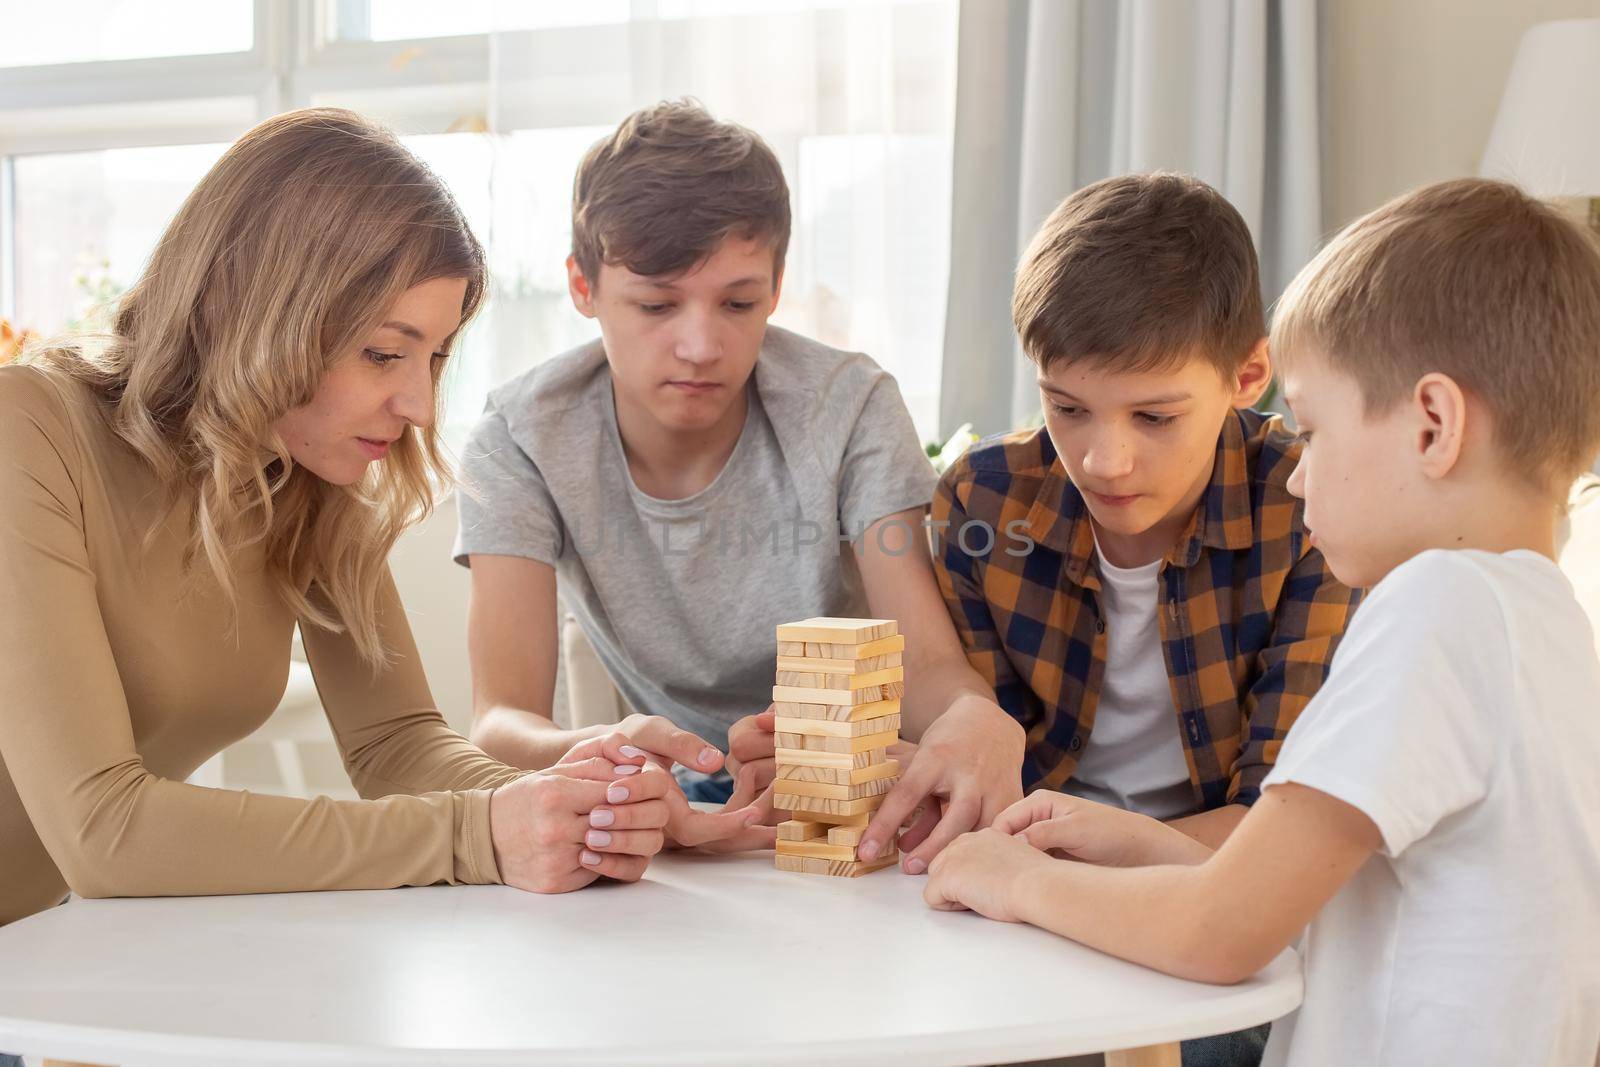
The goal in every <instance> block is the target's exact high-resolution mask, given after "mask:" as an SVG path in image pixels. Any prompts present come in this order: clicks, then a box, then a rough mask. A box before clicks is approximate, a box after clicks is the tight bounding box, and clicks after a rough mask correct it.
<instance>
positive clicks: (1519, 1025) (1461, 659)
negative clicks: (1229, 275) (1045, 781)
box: [926, 179, 1600, 1065]
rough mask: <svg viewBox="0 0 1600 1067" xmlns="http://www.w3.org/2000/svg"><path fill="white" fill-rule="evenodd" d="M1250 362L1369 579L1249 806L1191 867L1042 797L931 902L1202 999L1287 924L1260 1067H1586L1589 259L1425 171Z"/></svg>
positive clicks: (1464, 185) (1117, 816)
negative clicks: (1568, 534) (1577, 550)
mask: <svg viewBox="0 0 1600 1067" xmlns="http://www.w3.org/2000/svg"><path fill="white" fill-rule="evenodd" d="M1272 348H1273V354H1274V357H1275V358H1276V360H1277V361H1278V365H1279V367H1280V368H1282V369H1283V370H1284V373H1285V393H1286V396H1287V398H1288V400H1289V403H1290V405H1291V407H1292V408H1293V409H1294V412H1295V415H1296V416H1297V420H1298V422H1299V423H1300V426H1301V428H1302V431H1303V432H1304V433H1305V435H1306V437H1307V439H1308V444H1307V447H1306V449H1305V452H1304V454H1303V456H1302V458H1301V462H1300V466H1299V468H1298V469H1297V470H1296V472H1295V475H1294V477H1293V478H1292V479H1291V480H1290V482H1289V488H1290V490H1291V491H1292V492H1294V493H1296V494H1297V495H1301V496H1303V497H1304V499H1305V501H1306V524H1307V526H1308V527H1309V528H1310V529H1311V530H1312V531H1313V533H1314V535H1315V537H1316V539H1317V543H1318V546H1319V547H1320V548H1321V549H1322V552H1323V554H1324V555H1325V556H1326V558H1327V560H1328V562H1329V565H1330V566H1331V567H1332V569H1333V571H1334V573H1335V574H1336V575H1337V576H1338V577H1339V578H1340V579H1341V580H1343V581H1345V582H1347V583H1349V584H1350V585H1352V586H1375V588H1374V589H1373V591H1372V593H1371V594H1370V596H1369V597H1368V599H1367V600H1366V601H1365V602H1364V603H1363V605H1362V607H1361V609H1360V610H1359V611H1358V612H1357V614H1356V617H1355V621H1354V622H1353V623H1352V624H1351V626H1350V628H1349V630H1348V631H1347V633H1346V636H1345V639H1344V642H1343V644H1342V645H1341V646H1340V648H1339V650H1338V651H1337V653H1336V654H1335V656H1334V660H1333V667H1332V671H1331V673H1330V676H1329V678H1328V681H1327V683H1326V684H1325V685H1324V686H1323V688H1322V689H1321V691H1320V692H1319V693H1318V694H1317V696H1316V697H1315V699H1314V700H1313V701H1312V703H1311V705H1310V706H1309V707H1308V708H1307V709H1306V710H1305V712H1304V713H1303V714H1302V715H1301V716H1300V718H1299V720H1298V722H1297V723H1296V724H1295V725H1294V727H1293V728H1292V730H1291V731H1290V733H1289V737H1288V740H1287V741H1286V742H1285V743H1284V746H1283V751H1282V753H1281V754H1280V755H1279V757H1278V760H1277V763H1276V766H1275V767H1274V769H1273V770H1272V772H1271V773H1270V774H1269V775H1268V776H1267V778H1266V780H1265V782H1264V792H1263V795H1262V798H1261V799H1260V800H1259V801H1258V802H1257V803H1256V805H1255V806H1254V807H1253V808H1252V809H1251V811H1250V813H1249V814H1248V815H1246V817H1245V818H1244V820H1243V821H1242V822H1241V823H1240V825H1239V827H1238V828H1237V829H1236V830H1235V831H1234V832H1233V834H1232V836H1231V837H1229V839H1228V840H1227V842H1226V843H1225V844H1224V845H1223V846H1222V847H1221V848H1220V849H1219V850H1217V851H1216V852H1215V853H1213V852H1211V851H1210V850H1209V849H1207V848H1206V847H1205V846H1203V845H1201V844H1199V843H1197V842H1196V841H1194V840H1192V839H1191V838H1189V837H1187V836H1185V835H1184V834H1182V833H1181V832H1179V831H1177V830H1174V829H1172V828H1171V827H1169V826H1166V825H1163V824H1162V823H1159V822H1157V821H1155V820H1153V819H1149V818H1146V817H1144V816H1139V815H1134V814H1131V813H1128V812H1124V811H1120V810H1118V809H1115V808H1109V807H1105V806H1102V805H1098V804H1093V803H1091V802H1088V801H1085V800H1081V799H1078V798H1073V797H1067V796H1063V795H1061V794H1056V793H1049V792H1043V791H1041V792H1037V793H1034V794H1033V795H1032V796H1030V797H1028V798H1027V799H1026V800H1024V801H1022V802H1020V803H1018V804H1016V805H1014V806H1013V807H1012V808H1011V809H1009V810H1008V811H1007V812H1005V813H1004V814H1002V815H1001V816H1000V817H999V818H998V819H997V820H996V821H995V823H994V825H993V827H992V828H990V829H988V830H984V831H980V832H977V833H971V834H967V835H964V836H963V837H961V838H959V839H957V841H956V842H955V843H954V844H952V845H951V846H950V847H949V848H948V849H946V850H945V851H944V852H943V853H942V854H941V855H940V856H939V858H938V859H937V860H935V862H934V864H933V866H932V868H931V872H930V873H931V878H930V880H929V884H928V886H927V891H926V896H927V900H928V902H929V903H930V904H931V905H933V906H934V907H939V908H961V907H967V908H972V909H974V910H977V911H980V912H982V913H983V914H985V915H988V916H990V917H992V918H998V919H1004V920H1007V921H1014V922H1015V921H1021V922H1030V923H1033V924H1035V925H1038V926H1042V927H1045V928H1047V929H1050V930H1054V931H1056V932H1058V933H1060V934H1063V935H1065V936H1067V937H1071V938H1073V939H1075V940H1078V941H1082V942H1083V943H1085V944H1088V945H1091V946H1093V947H1095V948H1099V949H1102V950H1103V951H1106V952H1110V953H1113V954H1115V955H1118V956H1121V957H1124V958H1126V959H1130V960H1134V961H1136V962H1139V963H1143V964H1145V965H1147V966H1150V967H1155V968H1157V969H1159V970H1163V971H1167V972H1169V973H1172V974H1176V975H1180V976H1184V977H1188V978H1193V979H1199V980H1202V981H1211V982H1236V981H1240V980H1242V979H1244V978H1246V977H1248V976H1250V975H1252V974H1254V973H1255V972H1256V971H1257V970H1259V969H1260V968H1261V967H1262V966H1264V965H1265V964H1266V963H1267V962H1268V961H1270V960H1271V959H1272V958H1273V957H1274V956H1276V955H1277V954H1278V953H1279V952H1281V951H1282V950H1283V949H1284V948H1285V947H1286V946H1288V945H1290V944H1291V943H1293V942H1294V941H1295V940H1296V939H1297V938H1299V937H1300V935H1301V932H1302V930H1303V931H1305V936H1304V939H1303V940H1302V941H1301V942H1300V947H1301V951H1302V953H1303V955H1304V962H1305V973H1306V994H1305V1002H1304V1004H1303V1006H1302V1007H1301V1009H1300V1010H1299V1012H1298V1013H1297V1014H1296V1015H1294V1016H1290V1017H1288V1018H1286V1019H1283V1020H1280V1021H1279V1022H1278V1023H1276V1024H1275V1025H1274V1027H1273V1034H1272V1039H1271V1042H1270V1044H1269V1046H1268V1049H1267V1062H1269V1063H1293V1064H1299V1065H1304V1064H1330V1065H1333V1064H1339V1065H1343V1064H1363V1065H1367V1064H1396V1065H1399V1064H1407V1065H1409V1064H1418V1063H1440V1064H1446V1063H1447V1064H1452V1065H1458V1064H1508V1065H1509V1064H1517V1065H1523V1064H1561V1065H1566V1064H1582V1065H1587V1064H1590V1063H1592V1062H1594V1061H1595V1056H1596V1049H1597V1045H1600V662H1597V661H1596V657H1595V651H1594V637H1593V632H1592V630H1591V625H1590V622H1589V621H1588V619H1587V618H1586V617H1585V616H1584V613H1583V611H1582V609H1581V608H1580V607H1579V605H1578V603H1577V601H1576V599H1575V598H1574V596H1573V592H1572V588H1571V585H1570V584H1569V583H1568V582H1567V580H1566V579H1565V577H1564V576H1563V575H1562V573H1561V572H1560V571H1559V570H1558V569H1557V568H1556V565H1555V563H1554V562H1553V556H1554V540H1555V526H1556V523H1557V519H1558V517H1559V514H1560V509H1561V507H1562V503H1563V501H1564V499H1565V488H1566V486H1567V485H1568V484H1569V483H1570V482H1571V480H1572V477H1573V476H1574V474H1576V473H1577V472H1578V471H1580V470H1582V469H1583V468H1585V467H1587V466H1588V465H1589V464H1590V463H1592V462H1593V460H1594V457H1595V454H1596V451H1597V450H1600V253H1597V251H1596V248H1595V246H1594V244H1593V242H1591V241H1590V240H1588V239H1587V237H1586V236H1585V235H1583V234H1582V233H1580V232H1579V231H1578V230H1577V229H1576V228H1575V227H1573V226H1571V225H1570V224H1569V223H1567V222H1566V221H1564V220H1563V219H1561V218H1560V217H1559V216H1558V215H1557V214H1556V213H1555V212H1553V211H1552V210H1551V209H1549V208H1548V207H1547V206H1545V205H1543V204H1540V203H1539V202H1537V201H1535V200H1532V199H1530V198H1529V197H1527V196H1525V195H1524V194H1522V193H1521V192H1519V191H1518V190H1516V189H1515V188H1513V187H1511V186H1508V185H1504V184H1500V183H1495V182H1487V181H1480V180H1475V179H1468V180H1458V181H1451V182H1444V183H1440V184H1437V185H1433V186H1429V187H1427V188H1424V189H1421V190H1418V191H1416V192H1414V193H1411V194H1408V195H1406V196H1404V197H1401V198H1399V199H1397V200H1395V201H1393V202H1391V203H1389V204H1387V205H1385V206H1384V207H1382V208H1380V209H1378V210H1377V211H1375V212H1373V213H1372V214H1371V215H1368V216H1366V217H1365V218H1363V219H1360V220H1358V221H1357V222H1355V223H1353V224H1352V225H1351V226H1350V227H1348V228H1347V229H1346V230H1345V231H1344V232H1343V233H1341V234H1340V235H1339V236H1338V237H1337V238H1335V239H1334V241H1333V242H1332V243H1331V244H1330V245H1329V246H1328V247H1327V248H1326V249H1324V250H1323V252H1322V253H1321V254H1320V255H1319V256H1318V257H1317V259H1316V260H1315V261H1314V262H1313V263H1312V264H1311V265H1310V266H1308V267H1307V268H1306V269H1305V270H1304V271H1302V272H1301V274H1300V276H1299V277H1298V278H1297V279H1296V280H1295V282H1294V283H1293V284H1292V285H1291V286H1290V287H1289V290H1288V292H1286V293H1285V295H1284V297H1283V299H1282V302H1281V304H1280V306H1279V309H1278V313H1277V316H1276V320H1275V322H1274V324H1273V333H1272ZM1063 858H1065V859H1071V860H1078V861H1082V862H1062V859H1063ZM1307 924H1309V927H1308V925H1307Z"/></svg>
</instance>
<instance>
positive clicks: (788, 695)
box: [772, 682, 906, 704]
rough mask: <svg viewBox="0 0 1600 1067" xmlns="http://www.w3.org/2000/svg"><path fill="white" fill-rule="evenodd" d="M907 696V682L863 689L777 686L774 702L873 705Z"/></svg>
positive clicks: (774, 692) (774, 688) (773, 691)
mask: <svg viewBox="0 0 1600 1067" xmlns="http://www.w3.org/2000/svg"><path fill="white" fill-rule="evenodd" d="M905 695H906V683H905V682H884V683H882V684H880V685H869V686H866V687H865V688H862V689H808V688H807V687H805V686H803V685H775V686H773V687H772V699H773V700H774V701H783V700H789V701H793V702H795V703H797V704H871V703H873V702H874V701H878V700H898V699H900V698H901V697H903V696H905Z"/></svg>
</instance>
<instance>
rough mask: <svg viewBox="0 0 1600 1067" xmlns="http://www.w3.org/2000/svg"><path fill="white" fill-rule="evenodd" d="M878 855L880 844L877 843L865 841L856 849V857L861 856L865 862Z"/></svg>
mask: <svg viewBox="0 0 1600 1067" xmlns="http://www.w3.org/2000/svg"><path fill="white" fill-rule="evenodd" d="M877 854H878V843H877V842H876V841H863V842H861V844H860V846H859V847H858V848H857V849H856V855H858V856H860V857H861V858H862V859H864V860H870V859H871V858H872V857H874V856H876V855H877Z"/></svg>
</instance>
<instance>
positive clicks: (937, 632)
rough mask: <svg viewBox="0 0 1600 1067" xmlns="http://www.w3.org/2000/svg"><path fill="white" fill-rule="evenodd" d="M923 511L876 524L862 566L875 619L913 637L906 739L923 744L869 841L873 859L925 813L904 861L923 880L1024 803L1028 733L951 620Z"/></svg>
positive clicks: (907, 661)
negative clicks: (937, 862) (958, 847)
mask: <svg viewBox="0 0 1600 1067" xmlns="http://www.w3.org/2000/svg"><path fill="white" fill-rule="evenodd" d="M922 519H923V510H922V509H921V508H909V509H907V510H905V511H901V512H898V513H896V514H893V515H888V516H885V517H884V518H882V519H880V520H878V521H877V522H875V523H873V524H872V525H871V526H869V527H868V528H867V529H866V531H865V532H864V533H863V534H862V535H861V537H860V538H858V539H857V541H856V543H855V552H856V560H857V562H858V564H859V566H860V570H861V578H862V584H863V586H864V587H865V589H866V594H867V603H868V606H869V607H868V610H870V611H871V612H872V613H873V615H874V616H875V617H880V618H889V619H897V620H899V623H900V631H901V633H903V634H905V637H906V651H905V658H904V665H905V675H906V694H905V698H904V700H903V702H902V704H901V715H902V719H901V722H902V727H903V729H902V733H903V734H904V735H905V736H906V737H907V738H909V739H910V740H912V741H915V742H917V748H916V750H915V752H914V753H913V755H912V757H911V759H910V760H909V761H908V763H907V765H906V766H903V767H901V768H900V780H899V782H898V783H896V785H895V786H894V788H893V789H892V790H890V792H889V793H888V794H887V795H886V796H885V797H884V801H883V805H882V807H880V808H879V809H878V812H877V814H876V815H874V816H873V819H872V822H871V823H870V824H869V825H868V827H867V831H866V833H865V834H863V835H862V842H861V847H860V850H859V851H860V855H861V857H862V858H863V859H867V858H869V857H870V856H873V855H876V854H877V853H878V852H879V851H881V850H882V849H883V847H884V845H885V843H886V842H887V840H888V838H889V837H890V835H892V834H893V833H894V831H895V830H896V828H898V827H899V826H900V825H901V823H902V822H903V821H904V820H905V819H906V817H908V816H909V815H911V813H912V812H913V811H914V810H915V809H916V808H917V806H918V805H922V804H925V802H928V801H929V800H930V798H933V799H935V800H936V801H937V803H926V804H925V807H924V810H923V814H922V816H921V817H919V818H918V819H917V821H916V822H915V823H914V824H913V825H912V826H911V827H910V828H908V829H907V831H906V833H905V835H904V836H903V838H902V844H903V846H904V848H905V849H906V850H907V852H906V855H905V856H904V857H903V858H902V860H901V863H902V865H903V866H904V868H905V869H906V870H907V871H908V872H910V873H912V874H920V873H921V872H922V871H923V870H925V869H926V868H927V865H928V863H929V862H930V861H931V860H932V859H933V857H934V856H935V855H937V854H938V853H939V850H940V849H942V848H944V847H945V846H946V845H948V844H949V843H950V842H951V841H952V840H954V839H955V838H956V837H957V836H958V835H960V834H963V833H965V832H967V831H968V830H972V829H974V828H977V827H983V826H987V825H989V823H990V822H992V821H993V820H994V818H995V816H996V815H998V814H999V813H1000V812H1001V811H1003V810H1005V808H1006V807H1007V806H1008V805H1010V804H1012V803H1014V802H1015V801H1017V800H1018V799H1019V798H1020V797H1021V796H1022V755H1023V748H1024V743H1025V741H1026V736H1025V734H1024V733H1023V730H1022V727H1021V726H1020V725H1019V724H1018V723H1017V721H1016V720H1015V719H1013V718H1012V717H1011V716H1010V715H1007V714H1006V713H1005V711H1004V710H1002V709H1001V707H1000V706H999V705H998V704H997V703H995V697H994V690H993V689H991V688H990V687H989V686H988V684H987V683H986V682H985V681H984V679H983V678H982V676H980V675H979V674H978V672H977V671H976V670H974V669H973V667H972V665H971V664H970V663H969V662H968V661H967V657H966V654H965V653H964V652H963V651H962V647H961V641H960V639H959V638H958V637H957V636H956V631H955V627H954V626H953V625H952V624H951V622H950V616H949V613H948V612H947V611H946V609H945V605H944V602H943V598H942V597H941V596H940V593H939V585H938V581H937V579H936V578H935V576H934V570H933V562H932V560H931V559H930V557H929V554H928V542H927V537H926V534H925V533H924V532H923V525H922Z"/></svg>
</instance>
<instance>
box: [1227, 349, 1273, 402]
mask: <svg viewBox="0 0 1600 1067" xmlns="http://www.w3.org/2000/svg"><path fill="white" fill-rule="evenodd" d="M1271 384H1272V356H1271V355H1270V354H1269V353H1268V352H1267V339H1266V338H1265V337H1263V338H1262V339H1261V340H1259V341H1257V342H1256V343H1255V344H1254V345H1253V346H1251V348H1250V354H1249V355H1248V356H1246V357H1245V358H1244V362H1243V363H1241V364H1239V369H1238V370H1237V371H1235V372H1234V384H1233V406H1234V407H1236V408H1253V407H1255V406H1256V404H1257V402H1259V401H1260V399H1261V398H1262V397H1263V396H1265V395H1266V392H1267V386H1269V385H1271Z"/></svg>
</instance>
